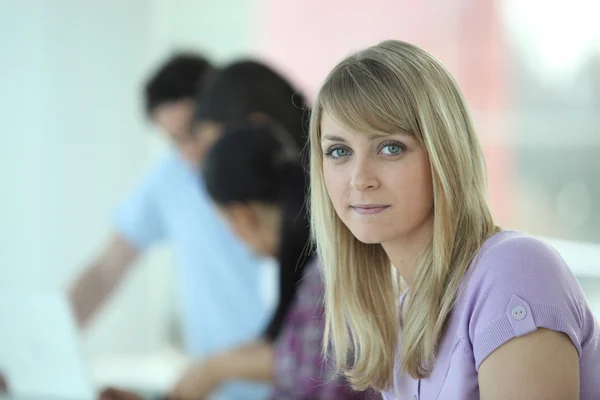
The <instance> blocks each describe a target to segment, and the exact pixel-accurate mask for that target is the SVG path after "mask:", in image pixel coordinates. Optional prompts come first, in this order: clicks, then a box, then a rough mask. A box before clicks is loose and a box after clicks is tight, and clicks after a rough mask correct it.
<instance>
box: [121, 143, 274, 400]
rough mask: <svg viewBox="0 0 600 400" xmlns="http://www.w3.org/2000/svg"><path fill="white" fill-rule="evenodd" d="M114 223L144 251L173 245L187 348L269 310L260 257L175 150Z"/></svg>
mask: <svg viewBox="0 0 600 400" xmlns="http://www.w3.org/2000/svg"><path fill="white" fill-rule="evenodd" d="M231 184H232V185H235V182H231ZM116 229H117V231H118V232H119V233H120V234H121V235H122V236H123V237H124V238H125V239H126V240H128V241H129V242H130V243H131V244H132V245H134V246H136V247H137V248H138V249H139V250H140V251H143V250H145V249H146V248H148V247H149V246H151V245H153V244H156V243H158V242H161V241H168V242H169V243H170V245H171V246H172V248H173V251H174V255H175V262H176V267H177V269H176V277H177V279H176V281H177V284H178V287H177V289H178V290H177V294H178V297H179V298H178V302H179V306H180V308H181V312H182V316H183V318H182V331H183V339H184V345H185V347H186V351H187V353H188V355H190V356H192V357H194V358H202V357H204V356H206V355H207V354H208V353H212V352H215V351H219V350H223V349H225V348H229V347H232V346H235V345H237V344H241V343H244V342H248V341H250V340H252V339H255V338H256V337H257V336H259V335H260V333H261V331H262V329H264V327H265V325H266V323H267V319H268V317H269V315H268V314H269V313H268V310H267V307H266V305H265V304H264V301H262V300H261V296H260V290H259V287H260V285H259V284H260V283H259V279H260V276H259V272H260V267H259V265H260V264H259V261H258V259H257V258H255V257H253V256H252V255H251V253H250V252H249V251H248V250H247V249H246V248H244V246H243V245H242V244H241V243H240V242H239V241H238V240H236V238H234V236H233V233H232V232H231V231H230V230H229V228H228V227H227V226H226V224H225V223H224V221H223V220H222V218H221V217H220V216H219V215H218V214H217V212H216V211H215V209H214V206H213V204H212V203H211V200H210V198H209V197H208V195H207V193H206V192H205V190H204V185H203V184H202V178H201V175H200V174H199V173H198V172H196V171H194V170H192V168H191V167H190V166H188V165H187V164H186V163H185V162H184V161H183V160H182V159H181V158H180V157H179V156H178V155H177V154H176V153H174V152H169V153H168V154H167V155H166V157H164V158H163V159H162V160H160V161H159V162H158V163H157V164H156V165H154V166H153V167H152V168H151V170H150V171H149V172H148V174H147V175H146V176H145V177H144V178H143V179H142V181H141V182H140V183H139V184H138V186H137V188H135V189H134V191H133V192H132V193H131V194H130V196H129V197H128V198H126V200H125V201H124V202H123V204H122V205H121V206H120V207H119V209H118V212H117V216H116ZM263 389H264V388H263ZM254 392H256V391H254ZM262 392H263V394H264V393H266V390H263V391H262ZM240 396H241V397H240ZM262 397H263V396H262V395H261V396H258V397H254V396H251V395H250V393H249V392H243V394H242V393H240V392H237V394H236V395H233V394H231V395H229V396H227V398H245V399H246V398H248V399H251V398H262Z"/></svg>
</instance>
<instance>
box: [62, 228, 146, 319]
mask: <svg viewBox="0 0 600 400" xmlns="http://www.w3.org/2000/svg"><path fill="white" fill-rule="evenodd" d="M137 256H138V251H137V250H136V249H135V248H134V247H133V246H132V245H130V244H129V243H128V242H127V241H126V240H125V239H124V238H123V237H122V236H121V235H119V234H114V235H113V236H112V238H111V239H110V241H109V242H108V245H107V246H106V247H105V248H104V250H103V251H102V252H101V253H100V255H99V256H98V257H97V258H96V259H95V260H94V261H93V262H92V263H91V264H90V265H89V266H88V267H87V268H86V269H85V270H84V271H83V273H82V274H81V275H80V276H79V277H78V278H77V279H76V280H75V282H74V283H73V284H72V286H71V288H70V291H69V297H70V300H71V305H72V308H73V312H74V314H75V318H76V320H77V324H78V325H79V326H80V327H82V328H85V327H86V326H87V325H88V324H89V322H90V320H91V319H92V317H93V316H94V314H95V313H96V311H97V310H98V309H99V307H100V305H101V304H102V303H103V302H104V301H105V300H106V299H107V298H108V297H109V295H110V294H111V293H112V292H113V291H114V290H115V288H116V287H117V285H118V284H119V282H120V281H121V279H122V278H123V276H124V275H125V273H126V272H127V271H128V267H129V266H130V265H131V264H132V263H133V261H134V260H135V259H136V258H137Z"/></svg>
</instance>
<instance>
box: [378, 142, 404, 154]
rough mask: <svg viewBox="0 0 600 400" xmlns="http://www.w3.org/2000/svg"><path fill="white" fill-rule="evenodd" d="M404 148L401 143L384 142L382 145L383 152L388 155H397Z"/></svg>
mask: <svg viewBox="0 0 600 400" xmlns="http://www.w3.org/2000/svg"><path fill="white" fill-rule="evenodd" d="M402 150H404V148H403V147H402V145H401V144H399V143H389V144H384V145H383V146H382V147H381V153H382V154H385V155H388V156H397V155H398V154H400V153H401V152H402Z"/></svg>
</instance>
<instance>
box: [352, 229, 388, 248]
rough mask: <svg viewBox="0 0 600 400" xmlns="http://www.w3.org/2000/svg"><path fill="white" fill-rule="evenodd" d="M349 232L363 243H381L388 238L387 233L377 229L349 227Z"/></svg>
mask: <svg viewBox="0 0 600 400" xmlns="http://www.w3.org/2000/svg"><path fill="white" fill-rule="evenodd" d="M350 232H352V234H353V235H354V237H355V238H356V239H358V241H359V242H362V243H364V244H381V243H383V242H386V241H388V240H389V239H390V237H389V235H385V234H382V232H381V230H378V229H372V228H371V229H350Z"/></svg>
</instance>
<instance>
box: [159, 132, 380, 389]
mask: <svg viewBox="0 0 600 400" xmlns="http://www.w3.org/2000/svg"><path fill="white" fill-rule="evenodd" d="M288 135H289V134H288V133H287V132H286V131H285V130H284V129H283V128H282V127H280V126H278V125H273V124H269V125H262V126H261V125H257V124H253V125H243V126H238V127H233V128H226V129H225V131H224V132H223V136H222V138H220V139H219V140H218V141H217V142H216V143H215V145H214V146H213V147H212V149H211V150H210V152H209V153H208V155H207V157H206V159H205V166H204V179H205V183H206V188H207V191H208V193H209V194H210V196H211V198H212V199H213V201H214V202H215V205H216V206H217V208H218V209H219V211H220V212H221V214H222V215H223V216H224V218H225V219H226V220H227V221H228V224H229V225H230V227H231V228H232V230H233V231H234V232H235V233H236V235H237V236H238V237H239V238H240V239H242V240H243V241H244V242H245V243H246V244H247V245H248V246H249V247H250V248H251V249H253V251H254V252H255V253H257V254H258V255H261V256H267V257H272V258H276V259H277V260H278V264H279V269H280V275H281V276H282V277H284V279H283V280H282V285H281V287H280V304H283V308H282V313H281V319H280V321H278V324H277V325H278V328H277V329H275V332H274V334H273V335H271V332H266V333H265V334H264V335H263V336H262V337H260V338H257V339H256V340H254V341H252V342H249V343H248V344H246V345H243V346H239V347H236V348H233V349H229V350H226V351H223V352H219V353H216V354H214V355H213V356H211V357H210V358H208V359H206V360H203V361H202V362H200V363H198V364H196V365H195V366H193V367H192V368H190V370H189V371H188V372H187V373H186V374H185V375H184V376H183V377H182V378H181V380H180V382H179V383H178V385H176V387H175V389H174V390H173V392H172V394H171V397H170V398H172V399H174V400H187V399H196V398H198V399H200V398H205V397H206V396H208V395H210V394H211V392H212V391H213V390H214V388H215V387H217V386H218V385H219V384H221V383H223V382H226V381H228V380H230V379H236V380H239V379H244V380H250V381H259V382H269V383H271V384H272V385H273V391H272V393H271V398H272V399H307V400H308V399H340V400H343V399H358V398H361V399H363V398H368V397H370V396H366V393H359V392H355V391H353V390H352V389H351V388H350V386H349V384H348V383H347V382H346V381H345V380H344V379H343V378H341V377H335V376H333V375H332V373H331V372H332V370H331V369H330V368H329V367H330V366H329V365H328V364H327V362H326V360H325V358H324V357H323V352H322V341H323V334H324V320H323V304H322V300H323V282H322V280H321V274H320V271H319V268H318V266H317V265H316V258H315V256H314V254H313V252H312V249H311V247H310V227H309V221H308V214H307V212H306V210H305V208H304V202H305V194H306V191H307V189H308V182H307V177H306V170H305V169H304V168H303V166H302V164H301V161H300V157H299V152H298V148H297V146H295V144H294V143H290V142H289V140H287V137H288ZM372 394H373V395H374V393H372ZM377 398H378V396H377Z"/></svg>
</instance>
